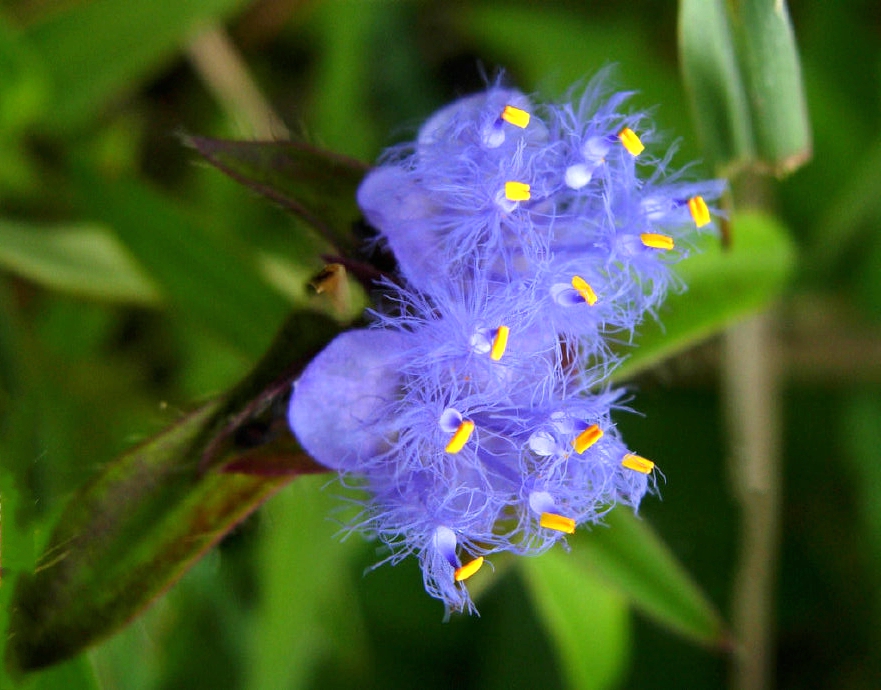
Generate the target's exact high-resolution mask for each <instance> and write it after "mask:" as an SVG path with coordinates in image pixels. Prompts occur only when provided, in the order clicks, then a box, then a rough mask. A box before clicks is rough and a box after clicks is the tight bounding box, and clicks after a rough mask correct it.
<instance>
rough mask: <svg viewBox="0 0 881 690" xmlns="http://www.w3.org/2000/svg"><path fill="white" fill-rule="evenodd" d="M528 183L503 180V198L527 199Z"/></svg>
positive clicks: (528, 195) (509, 199)
mask: <svg viewBox="0 0 881 690" xmlns="http://www.w3.org/2000/svg"><path fill="white" fill-rule="evenodd" d="M531 196H532V195H531V194H530V193H529V185H528V184H526V183H525V182H505V198H506V199H507V200H508V201H529V198H530V197H531Z"/></svg>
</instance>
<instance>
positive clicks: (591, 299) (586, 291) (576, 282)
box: [572, 276, 597, 307]
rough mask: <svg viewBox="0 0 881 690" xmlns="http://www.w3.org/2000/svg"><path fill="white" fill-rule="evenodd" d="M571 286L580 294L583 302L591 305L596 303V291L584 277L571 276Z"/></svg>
mask: <svg viewBox="0 0 881 690" xmlns="http://www.w3.org/2000/svg"><path fill="white" fill-rule="evenodd" d="M572 287H573V288H575V291H576V292H577V293H578V294H579V295H581V298H582V299H583V300H584V301H585V302H587V304H588V306H591V307H592V306H593V305H594V304H596V301H597V293H595V292H594V291H593V288H592V287H591V286H590V285H589V284H588V282H587V281H586V280H585V279H584V278H582V277H581V276H572Z"/></svg>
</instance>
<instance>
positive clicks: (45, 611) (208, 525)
mask: <svg viewBox="0 0 881 690" xmlns="http://www.w3.org/2000/svg"><path fill="white" fill-rule="evenodd" d="M216 407H217V406H216V404H209V405H205V406H204V407H202V408H201V409H200V410H198V411H197V412H194V413H192V414H191V415H188V416H187V417H185V418H184V419H183V420H181V421H180V422H178V423H177V424H176V425H175V426H172V427H170V428H169V429H167V430H166V431H164V432H163V433H162V434H160V435H159V436H157V437H155V438H153V439H152V440H150V441H148V442H146V443H145V444H143V445H142V446H139V447H138V448H135V449H134V450H132V451H130V452H129V453H127V454H125V455H123V456H122V457H121V458H120V459H119V460H117V461H116V462H113V463H111V464H110V465H108V466H107V468H106V469H105V470H104V472H102V473H101V475H100V476H99V477H97V478H96V479H95V480H94V481H93V482H92V483H91V484H89V485H87V486H86V487H84V488H83V489H82V490H81V491H80V492H78V493H77V494H76V495H75V496H74V497H73V498H72V500H71V501H70V503H69V504H68V506H67V510H66V511H65V512H64V514H63V515H62V517H61V520H60V522H59V524H58V526H57V527H56V529H55V531H54V533H53V535H52V537H51V539H50V541H49V544H48V546H47V548H46V551H45V553H44V554H43V556H42V558H41V562H40V563H39V565H38V566H37V569H36V571H35V572H34V573H33V575H28V576H22V577H20V578H19V580H18V584H17V587H16V591H15V595H14V600H13V602H12V613H11V623H10V637H9V645H8V647H7V654H6V656H7V664H8V666H9V667H10V668H13V669H22V670H31V669H36V668H42V667H45V666H48V665H51V664H54V663H57V662H59V661H61V660H63V659H66V658H68V657H70V656H72V655H74V654H76V653H77V652H79V651H80V650H82V649H84V648H85V647H87V646H89V645H90V644H93V643H94V642H96V641H98V640H99V639H101V638H102V637H104V636H106V635H108V634H109V633H111V632H113V631H114V630H116V629H117V628H119V627H120V626H122V625H123V624H124V623H126V622H127V621H128V620H130V619H131V618H132V617H134V616H136V615H137V614H138V613H140V612H141V611H142V610H143V609H144V608H145V607H146V606H147V605H149V603H150V602H151V601H152V600H153V599H155V598H156V597H157V596H159V595H160V594H161V593H162V592H163V591H164V590H165V589H167V588H168V587H169V586H170V585H171V584H173V583H174V582H175V581H176V580H177V579H178V578H179V577H180V576H181V575H182V574H183V573H184V572H185V571H186V570H187V568H188V567H189V566H190V565H191V564H192V563H193V562H194V561H195V560H196V559H198V558H199V557H200V556H201V555H202V554H203V553H204V552H205V551H206V550H207V549H209V548H210V547H211V546H213V545H214V544H215V543H216V542H217V541H218V540H219V539H220V538H221V537H222V536H223V535H224V534H226V532H228V531H229V530H230V529H231V528H232V527H233V526H234V525H235V524H237V523H238V522H239V521H240V520H242V519H243V518H244V517H245V516H247V515H248V514H249V513H250V512H251V511H252V510H254V508H256V507H257V506H258V505H259V504H260V503H261V502H262V501H264V500H265V499H266V498H268V497H269V496H270V495H271V494H273V493H274V492H275V491H277V490H278V489H279V488H280V487H281V486H283V485H284V484H285V483H287V482H288V481H289V480H290V479H291V478H292V476H293V475H292V474H288V475H287V476H280V477H276V478H271V479H269V478H265V477H257V476H248V475H241V474H230V473H223V472H211V473H208V474H206V475H200V474H199V473H198V471H197V465H198V462H197V459H196V458H194V457H193V456H194V452H193V448H192V445H193V443H194V441H195V440H196V439H197V438H198V437H199V435H200V434H201V433H202V431H203V429H204V427H205V425H206V423H207V422H208V421H209V420H210V419H211V418H212V416H213V414H214V413H215V411H216ZM293 466H294V467H298V466H299V467H301V468H302V469H303V470H304V471H312V467H313V466H312V465H311V464H310V463H309V462H308V460H307V459H305V458H303V459H302V460H296V459H293Z"/></svg>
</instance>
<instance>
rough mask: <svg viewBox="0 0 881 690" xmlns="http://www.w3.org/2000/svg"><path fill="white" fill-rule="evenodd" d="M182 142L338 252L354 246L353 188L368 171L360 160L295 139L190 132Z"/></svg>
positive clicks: (355, 213) (355, 210) (355, 208)
mask: <svg viewBox="0 0 881 690" xmlns="http://www.w3.org/2000/svg"><path fill="white" fill-rule="evenodd" d="M185 142H186V143H187V144H189V145H190V146H192V147H193V148H194V149H196V151H198V152H199V153H200V154H201V155H202V156H204V157H205V159H206V160H207V161H208V162H209V163H211V164H212V165H214V166H216V167H217V168H218V169H220V170H222V171H223V172H224V173H226V174H227V175H229V176H230V177H231V178H233V179H234V180H236V181H237V182H240V183H241V184H243V185H245V186H246V187H249V188H250V189H253V190H254V191H256V192H258V193H260V194H262V195H263V196H265V197H267V198H269V199H271V200H272V201H275V202H276V203H278V204H281V205H282V206H283V207H284V208H285V209H287V210H288V211H290V212H291V213H293V214H295V215H297V216H299V217H300V218H302V219H303V220H305V221H306V222H307V223H309V224H310V225H311V226H312V227H314V228H315V229H316V230H318V231H319V232H320V233H321V234H322V235H323V236H324V238H325V239H326V240H327V241H328V242H330V243H331V244H332V245H334V246H335V247H336V248H337V250H338V251H340V252H341V253H343V254H351V253H352V250H353V249H354V248H355V247H356V246H357V243H358V241H359V240H358V238H357V237H355V235H354V234H353V232H352V224H353V223H354V222H355V221H356V220H358V218H360V216H361V212H360V211H359V210H358V206H357V204H356V201H355V191H356V190H357V188H358V185H359V184H360V182H361V179H362V178H363V177H364V174H365V173H366V172H367V166H366V165H365V164H364V163H361V162H360V161H356V160H354V159H352V158H347V157H345V156H341V155H339V154H335V153H332V152H330V151H324V150H322V149H319V148H317V147H315V146H312V145H310V144H306V143H305V142H298V141H224V140H221V139H208V138H206V137H196V136H193V137H186V138H185Z"/></svg>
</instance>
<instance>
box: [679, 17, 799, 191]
mask: <svg viewBox="0 0 881 690" xmlns="http://www.w3.org/2000/svg"><path fill="white" fill-rule="evenodd" d="M679 47H680V58H681V63H682V70H683V75H684V78H685V83H686V86H687V87H688V89H689V92H690V96H691V100H692V106H693V110H694V114H695V118H696V120H697V123H698V129H699V131H700V132H701V136H702V138H703V141H704V146H705V149H706V151H707V153H708V154H709V157H710V159H711V161H712V163H713V164H715V166H716V167H717V169H718V170H722V171H727V172H733V171H734V170H735V169H737V168H739V167H741V166H751V167H754V168H757V169H764V170H769V171H771V172H774V173H776V174H783V173H786V172H790V171H792V170H794V169H795V168H797V167H799V166H800V165H801V164H802V163H804V162H805V161H806V160H807V159H809V158H810V156H811V150H812V145H811V132H810V124H809V121H808V115H807V106H806V101H805V96H804V88H803V85H802V78H801V66H800V61H799V57H798V50H797V48H796V45H795V37H794V34H793V30H792V24H791V22H790V19H789V13H788V11H787V9H786V3H785V2H783V1H782V0H735V1H734V2H730V1H727V0H680V12H679Z"/></svg>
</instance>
